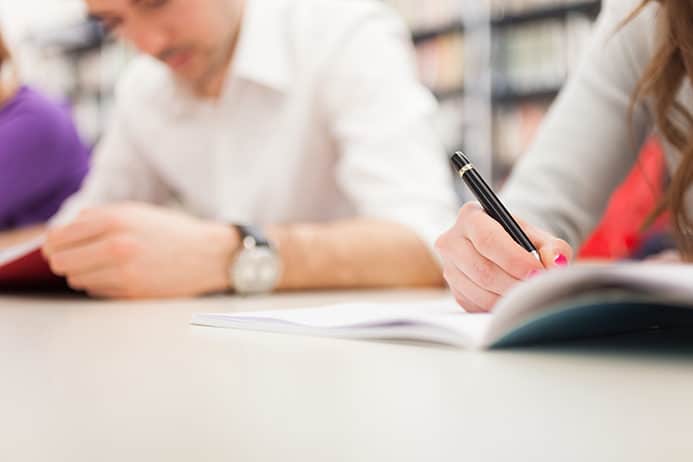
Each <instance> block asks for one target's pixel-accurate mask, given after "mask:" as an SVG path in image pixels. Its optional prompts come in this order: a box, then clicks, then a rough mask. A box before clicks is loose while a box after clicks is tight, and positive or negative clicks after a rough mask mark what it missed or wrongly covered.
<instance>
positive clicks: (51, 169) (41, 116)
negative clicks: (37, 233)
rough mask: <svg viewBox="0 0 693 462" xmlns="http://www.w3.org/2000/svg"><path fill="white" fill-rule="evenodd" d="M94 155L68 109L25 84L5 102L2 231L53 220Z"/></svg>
mask: <svg viewBox="0 0 693 462" xmlns="http://www.w3.org/2000/svg"><path fill="white" fill-rule="evenodd" d="M88 161H89V153H88V150H87V148H86V147H85V146H84V144H82V142H81V141H80V139H79V136H78V135H77V131H76V129H75V126H74V125H73V123H72V120H71V118H70V115H69V114H68V111H66V110H65V109H64V108H62V107H60V106H59V105H57V104H56V103H54V102H52V101H50V100H48V99H47V98H46V97H44V96H42V95H41V94H39V93H37V92H36V91H34V90H31V89H29V88H27V87H22V88H21V89H20V90H19V92H18V93H17V94H16V95H15V96H14V97H13V98H11V99H10V100H9V101H6V102H5V104H3V105H1V106H0V231H2V230H8V229H13V228H17V227H21V226H27V225H32V224H38V223H43V222H45V221H47V220H48V219H49V218H50V217H52V216H53V215H54V214H55V213H56V212H57V211H58V209H59V208H60V206H61V204H62V203H63V201H64V200H65V199H66V198H68V197H69V196H70V195H71V194H73V193H74V192H76V191H77V190H78V189H79V187H80V185H81V183H82V180H83V179H84V176H85V175H86V173H87V169H88Z"/></svg>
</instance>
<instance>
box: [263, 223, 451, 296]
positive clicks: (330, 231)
mask: <svg viewBox="0 0 693 462" xmlns="http://www.w3.org/2000/svg"><path fill="white" fill-rule="evenodd" d="M267 232H268V234H269V235H270V236H271V237H272V239H273V240H274V241H275V242H276V243H277V244H278V246H279V252H280V254H281V257H282V261H283V264H284V271H283V275H282V278H281V280H280V283H279V287H278V289H279V290H303V289H339V288H343V289H344V288H382V287H442V286H443V284H444V282H443V276H442V271H441V269H440V267H439V265H438V263H437V262H436V261H435V259H434V258H433V256H432V255H431V252H430V251H429V250H428V248H427V247H426V245H425V244H424V242H423V241H422V240H421V239H420V238H419V237H418V236H417V235H416V234H415V233H414V232H413V231H411V230H409V229H408V228H406V227H405V226H402V225H399V224H396V223H390V222H384V221H376V220H366V219H363V220H350V221H343V222H334V223H329V224H305V225H303V224H299V225H285V226H275V227H271V228H269V229H268V230H267Z"/></svg>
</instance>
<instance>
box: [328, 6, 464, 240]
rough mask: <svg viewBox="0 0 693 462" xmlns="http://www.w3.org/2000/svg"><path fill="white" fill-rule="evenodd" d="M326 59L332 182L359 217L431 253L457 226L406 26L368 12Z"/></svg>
mask: <svg viewBox="0 0 693 462" xmlns="http://www.w3.org/2000/svg"><path fill="white" fill-rule="evenodd" d="M359 19H360V20H359V21H357V22H355V24H354V25H353V27H351V28H350V29H349V30H348V31H346V33H345V34H344V37H345V38H344V40H343V41H342V43H341V45H340V46H338V47H335V48H334V50H335V52H334V53H333V55H332V56H331V57H330V60H329V61H330V62H329V66H328V71H327V72H326V75H325V78H324V80H323V87H322V90H323V95H322V96H323V98H324V99H323V101H324V103H325V106H326V109H327V114H328V118H329V124H330V130H331V132H332V134H333V136H334V137H335V139H336V141H337V143H338V145H339V148H340V155H341V157H340V161H339V164H338V167H337V181H338V184H339V186H340V187H341V188H342V190H343V191H344V192H345V193H346V195H347V196H348V197H349V198H350V199H351V200H352V202H353V204H354V205H355V206H356V208H357V210H358V212H359V213H360V214H361V215H362V216H366V217H372V218H378V219H385V220H390V221H394V222H398V223H401V224H403V225H405V226H408V227H409V228H411V229H412V230H414V231H415V232H417V233H418V235H419V236H420V237H421V239H422V240H423V241H424V242H425V243H426V244H428V246H429V247H430V248H431V249H432V248H433V244H434V242H435V240H436V239H437V237H438V236H439V235H440V234H441V233H442V232H443V231H444V230H445V229H446V228H447V227H449V226H450V225H451V224H452V223H453V221H454V218H455V210H456V207H457V201H456V199H455V194H454V190H453V187H452V176H451V174H450V173H449V170H448V168H447V167H446V165H447V162H446V156H445V152H444V149H443V147H442V145H441V143H440V141H439V139H438V137H437V134H436V133H435V130H434V129H433V126H432V118H433V115H434V113H435V111H436V110H437V104H436V102H435V99H434V98H433V96H432V95H431V93H430V92H429V91H428V90H427V89H426V88H425V87H423V86H422V85H421V83H420V82H419V81H418V79H417V75H416V67H415V60H414V55H413V49H412V47H411V43H410V38H409V34H408V31H407V29H406V27H405V26H404V24H403V23H402V22H401V21H400V20H399V19H398V18H397V17H396V16H395V15H394V14H393V13H392V12H391V11H390V10H389V9H387V8H385V7H373V8H372V9H371V10H369V12H368V14H366V15H364V17H361V18H359Z"/></svg>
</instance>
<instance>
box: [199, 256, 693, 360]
mask: <svg viewBox="0 0 693 462" xmlns="http://www.w3.org/2000/svg"><path fill="white" fill-rule="evenodd" d="M192 323H193V324H195V325H200V326H212V327H228V328H234V329H250V330H260V331H269V332H279V333H290V334H303V335H316V336H330V337H343V338H369V339H412V340H423V341H431V342H439V343H446V344H451V345H457V346H462V347H469V348H493V347H505V346H513V345H521V344H532V343H539V342H547V341H556V340H562V339H570V338H579V337H591V336H603V335H610V334H619V333H625V332H631V331H637V330H641V329H652V328H667V327H680V326H686V327H693V265H662V264H659V265H653V264H641V263H624V264H617V265H607V264H604V265H602V264H585V265H574V266H571V267H568V268H564V269H558V270H553V271H549V272H547V273H545V274H543V275H540V276H537V277H535V278H534V279H532V280H530V281H528V282H526V283H523V284H520V285H519V286H517V287H516V288H515V289H513V290H512V291H510V292H509V293H508V294H507V295H506V296H505V297H504V298H503V299H502V300H501V301H500V302H499V303H498V305H497V306H496V307H495V309H494V311H493V314H468V313H465V312H464V311H463V310H462V309H461V308H459V307H458V306H457V305H456V303H455V302H454V301H453V300H450V299H438V300H431V301H429V302H417V303H403V304H376V303H372V304H342V305H333V306H327V307H322V308H308V309H297V310H277V311H263V312H247V313H216V314H214V313H212V314H196V315H194V316H193V319H192Z"/></svg>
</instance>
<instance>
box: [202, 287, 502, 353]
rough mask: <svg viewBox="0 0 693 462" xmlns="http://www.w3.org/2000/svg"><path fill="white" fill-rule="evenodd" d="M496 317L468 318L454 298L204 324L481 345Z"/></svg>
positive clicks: (222, 317) (215, 317) (243, 316)
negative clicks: (481, 339) (493, 318)
mask: <svg viewBox="0 0 693 462" xmlns="http://www.w3.org/2000/svg"><path fill="white" fill-rule="evenodd" d="M489 318H490V315H483V314H482V315H478V314H468V313H466V312H465V311H464V310H462V309H461V308H460V307H459V306H458V305H457V303H456V302H455V301H454V300H452V299H450V298H444V299H436V300H430V301H419V302H415V303H390V304H384V303H352V304H340V305H331V306H325V307H319V308H304V309H292V310H276V311H260V312H246V313H235V314H234V313H228V314H227V313H216V314H214V313H213V314H199V315H195V316H194V317H193V320H192V323H193V324H197V325H204V326H214V327H229V328H236V329H250V330H263V331H271V332H282V333H295V334H304V335H317V336H334V337H347V338H404V339H413V340H427V341H435V342H442V343H449V344H454V345H461V346H475V345H476V343H477V341H478V339H479V338H481V336H482V334H483V332H485V329H486V326H487V324H488V322H489Z"/></svg>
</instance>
